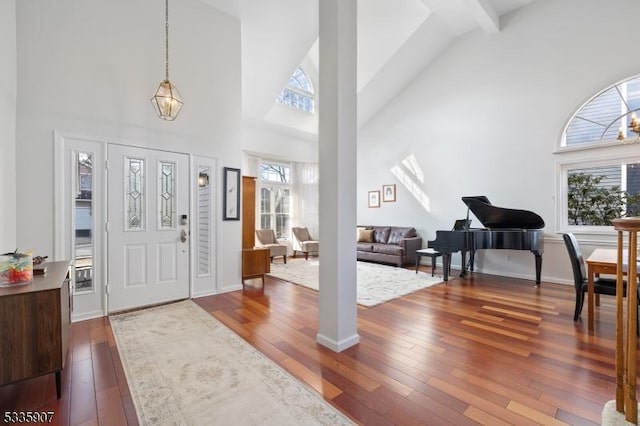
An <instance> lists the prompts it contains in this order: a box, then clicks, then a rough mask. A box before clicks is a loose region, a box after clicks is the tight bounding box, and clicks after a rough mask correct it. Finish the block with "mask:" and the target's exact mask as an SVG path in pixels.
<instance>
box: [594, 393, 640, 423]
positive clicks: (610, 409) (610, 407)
mask: <svg viewBox="0 0 640 426" xmlns="http://www.w3.org/2000/svg"><path fill="white" fill-rule="evenodd" d="M638 412H640V403H639V404H638ZM634 424H635V423H631V422H628V421H627V420H626V419H625V415H624V414H622V413H618V412H617V411H616V400H615V399H614V400H612V401H608V402H607V403H606V404H604V409H603V410H602V426H631V425H634Z"/></svg>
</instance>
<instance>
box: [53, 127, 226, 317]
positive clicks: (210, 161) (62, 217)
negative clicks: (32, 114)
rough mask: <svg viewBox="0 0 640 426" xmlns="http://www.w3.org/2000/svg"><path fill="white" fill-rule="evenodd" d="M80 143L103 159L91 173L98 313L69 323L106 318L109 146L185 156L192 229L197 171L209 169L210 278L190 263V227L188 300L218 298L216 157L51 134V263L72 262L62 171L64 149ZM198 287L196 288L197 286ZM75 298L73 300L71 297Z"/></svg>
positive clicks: (76, 314) (67, 196) (192, 245)
mask: <svg viewBox="0 0 640 426" xmlns="http://www.w3.org/2000/svg"><path fill="white" fill-rule="evenodd" d="M73 140H76V141H82V142H90V143H95V144H100V147H101V148H100V153H101V156H102V160H103V162H102V164H101V165H100V167H96V170H94V173H99V174H100V177H101V179H100V181H101V184H100V187H99V188H96V191H99V192H100V194H99V196H98V197H99V200H100V222H101V223H98V226H96V229H95V232H96V237H99V240H100V242H99V243H97V242H98V239H97V238H96V244H95V262H100V265H101V267H100V268H99V275H96V279H98V278H99V288H98V286H96V288H95V293H96V294H98V295H99V297H100V307H101V308H100V309H98V310H92V311H89V312H72V315H71V320H72V322H77V321H82V320H87V319H91V318H98V317H103V316H106V315H107V314H108V295H107V294H106V284H107V283H108V276H107V269H108V268H107V265H108V263H107V262H108V257H107V253H108V251H107V229H106V222H107V219H108V216H107V191H108V182H107V179H106V177H107V171H106V160H107V146H108V144H115V145H125V146H129V147H132V148H145V149H153V150H156V151H167V152H174V153H177V154H186V155H187V156H188V157H189V158H188V163H189V197H190V198H189V202H188V209H189V213H188V214H189V217H191V223H192V225H193V224H194V223H195V218H194V212H195V204H194V202H195V201H194V200H196V197H197V191H198V168H199V166H201V165H202V166H208V167H210V168H211V175H210V176H211V179H212V180H211V181H210V187H211V227H210V237H211V246H212V248H213V250H212V253H210V256H211V257H210V260H211V267H212V271H211V274H206V275H204V276H203V275H202V274H198V272H197V270H196V267H197V265H196V262H195V261H194V260H193V258H194V253H196V249H195V242H196V238H194V229H195V228H194V226H191V231H190V232H191V236H190V240H191V242H190V244H189V245H188V247H189V248H188V249H189V258H190V260H189V273H188V277H189V297H190V298H193V297H201V296H206V295H210V294H217V293H219V292H220V288H219V286H218V282H219V279H218V277H219V270H218V262H217V260H218V249H219V247H220V241H219V238H220V236H219V232H218V221H219V217H218V214H217V205H218V204H217V200H218V190H219V182H218V180H217V178H216V177H217V176H219V174H220V173H219V169H218V160H217V158H215V157H210V156H203V155H197V154H194V153H190V152H184V151H170V150H167V149H159V148H156V147H149V146H145V145H142V144H136V143H132V142H131V141H126V140H123V141H119V142H113V141H109V138H106V137H105V138H101V137H97V136H89V135H82V134H75V133H71V132H62V131H59V130H55V129H54V130H53V144H54V149H53V165H54V170H53V175H54V176H53V189H54V193H55V194H60V195H61V196H56V197H54V202H53V204H54V206H53V207H54V209H53V210H54V212H53V213H54V215H53V216H54V231H53V258H54V260H69V259H72V258H73V257H72V253H71V247H72V242H73V240H72V239H73V236H72V235H71V230H72V228H71V215H72V213H71V211H70V210H71V209H70V207H69V206H70V199H71V194H70V192H71V188H70V186H69V185H67V177H68V175H69V173H70V172H71V171H70V170H66V169H65V168H64V165H65V149H66V148H67V146H68V143H71V141H73ZM198 283H199V285H198ZM74 297H75V296H74Z"/></svg>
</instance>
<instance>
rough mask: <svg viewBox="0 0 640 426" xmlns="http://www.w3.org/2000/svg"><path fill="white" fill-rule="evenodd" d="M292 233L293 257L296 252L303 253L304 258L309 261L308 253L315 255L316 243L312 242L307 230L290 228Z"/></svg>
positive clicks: (317, 244) (316, 250)
mask: <svg viewBox="0 0 640 426" xmlns="http://www.w3.org/2000/svg"><path fill="white" fill-rule="evenodd" d="M291 232H292V233H293V241H292V245H293V257H296V253H297V252H302V253H304V258H305V259H309V253H317V252H318V248H319V243H318V241H315V240H312V239H311V235H309V230H308V229H307V228H296V227H293V228H291Z"/></svg>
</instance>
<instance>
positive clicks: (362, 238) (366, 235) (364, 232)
mask: <svg viewBox="0 0 640 426" xmlns="http://www.w3.org/2000/svg"><path fill="white" fill-rule="evenodd" d="M358 242H359V243H372V242H373V229H358Z"/></svg>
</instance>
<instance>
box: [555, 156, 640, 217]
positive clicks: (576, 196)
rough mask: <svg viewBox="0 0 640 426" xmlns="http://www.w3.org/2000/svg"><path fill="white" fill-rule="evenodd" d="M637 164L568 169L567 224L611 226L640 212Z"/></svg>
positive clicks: (639, 182)
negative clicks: (616, 221)
mask: <svg viewBox="0 0 640 426" xmlns="http://www.w3.org/2000/svg"><path fill="white" fill-rule="evenodd" d="M639 172H640V164H637V163H636V164H623V165H621V166H602V167H591V168H587V169H580V170H572V171H569V173H568V174H567V187H568V194H567V195H568V196H567V216H568V221H569V225H578V226H611V225H612V220H613V219H617V218H620V217H623V216H637V215H638V213H639V212H640V209H639V207H640V173H639Z"/></svg>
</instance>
